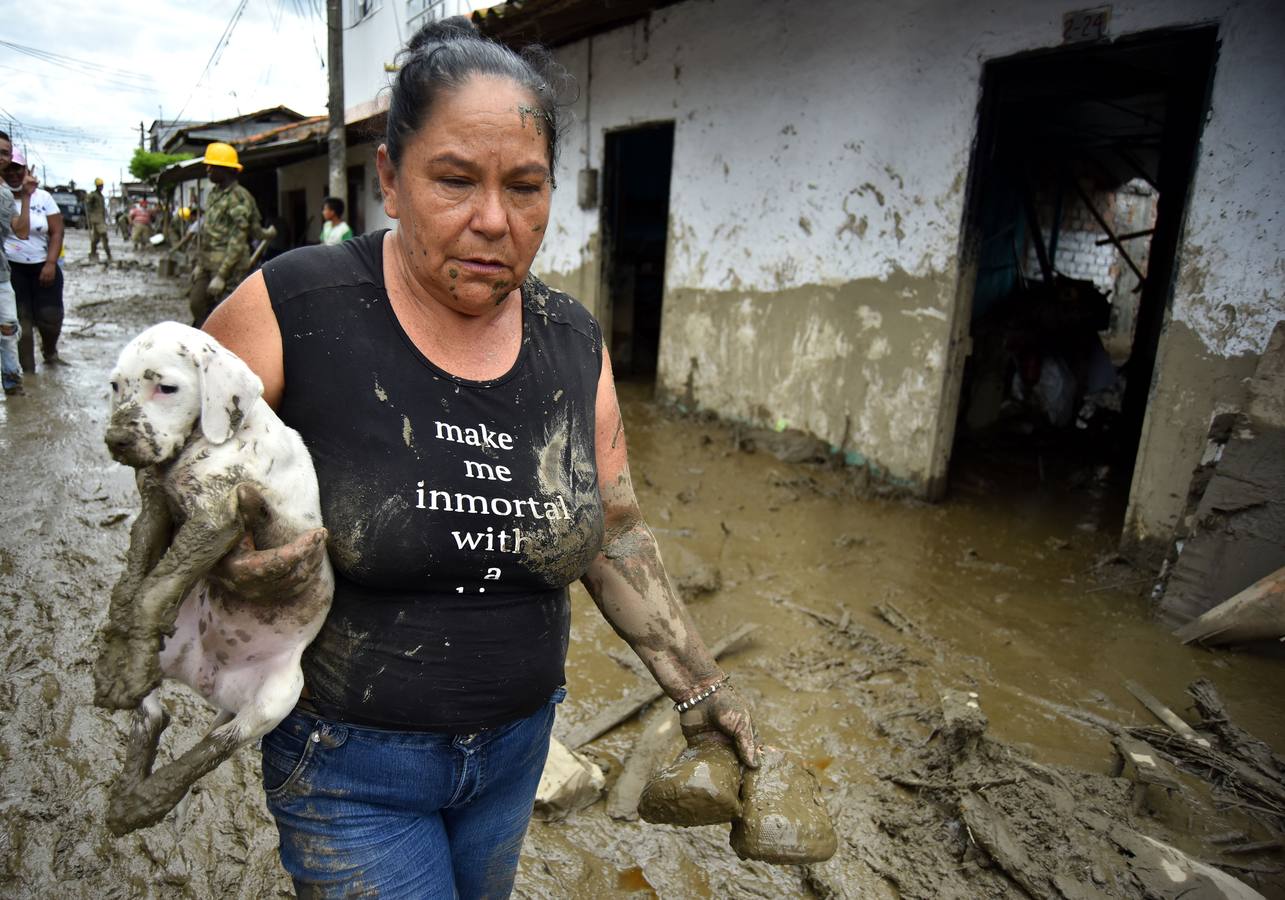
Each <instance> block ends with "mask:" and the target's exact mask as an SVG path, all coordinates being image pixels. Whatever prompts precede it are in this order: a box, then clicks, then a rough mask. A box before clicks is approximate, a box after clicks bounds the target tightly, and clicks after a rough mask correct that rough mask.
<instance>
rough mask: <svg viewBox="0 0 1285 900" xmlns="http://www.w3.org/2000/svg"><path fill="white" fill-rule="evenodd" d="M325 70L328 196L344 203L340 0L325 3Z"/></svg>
mask: <svg viewBox="0 0 1285 900" xmlns="http://www.w3.org/2000/svg"><path fill="white" fill-rule="evenodd" d="M326 38H327V40H326V70H327V74H328V75H329V78H330V101H329V104H328V105H329V107H330V129H329V133H328V138H329V144H330V196H332V197H338V198H339V199H340V200H342V201H344V203H347V202H348V146H347V142H346V140H345V138H344V14H343V6H342V0H326Z"/></svg>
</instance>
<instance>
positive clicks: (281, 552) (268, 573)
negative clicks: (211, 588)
mask: <svg viewBox="0 0 1285 900" xmlns="http://www.w3.org/2000/svg"><path fill="white" fill-rule="evenodd" d="M326 537H327V532H326V529H324V528H314V529H313V530H312V531H305V532H304V533H303V534H301V535H299V536H298V537H297V538H295V539H294V540H293V541H291V542H290V543H288V544H284V545H282V546H280V547H273V548H272V549H270V550H259V549H257V548H256V547H255V546H254V537H253V536H252V535H251V534H250V533H249V532H246V534H245V536H244V537H242V538H241V542H240V543H239V544H237V545H236V546H235V547H233V548H232V550H230V551H229V552H228V554H227V556H225V557H223V559H221V560H219V562H218V564H217V565H216V566H215V567H214V568H213V569H212V570H210V573H209V576H208V577H209V578H210V579H211V580H213V581H214V582H215V583H216V584H217V585H219V586H220V587H221V588H223V589H224V590H226V591H230V592H232V593H235V594H239V595H240V596H242V597H244V598H245V599H247V600H249V601H251V602H259V601H264V602H267V601H273V600H276V601H280V600H282V599H287V598H291V597H295V596H298V595H299V594H301V593H302V592H303V591H304V590H306V589H307V588H308V587H310V586H311V585H312V584H313V581H314V579H315V578H316V575H317V571H318V570H319V569H320V568H321V562H322V560H324V559H325V558H326Z"/></svg>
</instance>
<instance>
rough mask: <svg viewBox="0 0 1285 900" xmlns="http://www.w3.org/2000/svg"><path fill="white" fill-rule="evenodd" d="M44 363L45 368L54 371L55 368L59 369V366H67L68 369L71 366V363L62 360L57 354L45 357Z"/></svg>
mask: <svg viewBox="0 0 1285 900" xmlns="http://www.w3.org/2000/svg"><path fill="white" fill-rule="evenodd" d="M44 363H45V366H46V367H48V368H51V369H56V368H59V367H60V366H68V367H69V366H70V365H71V363H69V362H67V360H65V359H63V358H62V357H61V356H59V355H58V354H57V353H54V354H52V355H50V356H46V357H45V358H44Z"/></svg>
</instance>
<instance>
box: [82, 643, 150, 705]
mask: <svg viewBox="0 0 1285 900" xmlns="http://www.w3.org/2000/svg"><path fill="white" fill-rule="evenodd" d="M160 683H161V663H160V659H159V658H158V657H157V655H156V654H155V653H152V654H150V659H148V660H144V661H140V660H139V659H138V658H137V656H136V655H135V656H130V655H126V656H125V658H124V659H121V658H119V657H115V656H106V655H105V656H102V657H99V659H98V662H97V663H96V664H95V666H94V705H95V706H97V707H99V708H101V709H136V708H137V707H138V704H139V703H141V702H143V698H144V697H146V696H147V695H148V694H150V693H151V692H152V691H153V690H155V688H156V687H157V686H158V685H159V684H160Z"/></svg>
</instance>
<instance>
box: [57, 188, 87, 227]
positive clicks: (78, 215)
mask: <svg viewBox="0 0 1285 900" xmlns="http://www.w3.org/2000/svg"><path fill="white" fill-rule="evenodd" d="M49 194H50V196H52V197H53V198H54V202H55V203H57V204H58V208H59V209H60V210H62V223H63V225H65V226H66V227H68V228H84V227H85V204H83V203H81V202H80V198H79V197H77V196H76V195H75V194H74V193H72V192H71V191H50V192H49Z"/></svg>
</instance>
